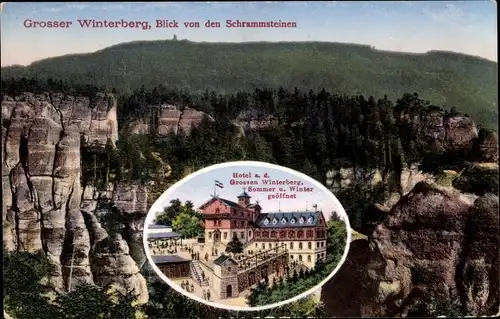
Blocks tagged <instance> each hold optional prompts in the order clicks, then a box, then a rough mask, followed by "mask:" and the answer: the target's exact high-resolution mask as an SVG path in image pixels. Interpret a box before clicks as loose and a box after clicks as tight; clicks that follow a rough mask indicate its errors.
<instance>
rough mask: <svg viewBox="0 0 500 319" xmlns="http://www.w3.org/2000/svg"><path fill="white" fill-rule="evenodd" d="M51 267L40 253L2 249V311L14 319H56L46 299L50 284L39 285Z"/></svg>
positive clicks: (50, 271)
mask: <svg viewBox="0 0 500 319" xmlns="http://www.w3.org/2000/svg"><path fill="white" fill-rule="evenodd" d="M54 270H55V268H54V265H53V264H52V263H51V262H50V260H49V259H47V258H46V257H45V256H44V255H43V254H42V253H40V254H34V253H29V252H9V251H7V250H6V249H5V247H4V261H3V293H4V307H5V311H6V312H7V313H8V314H10V315H12V316H14V318H27V319H37V318H41V319H45V318H46V319H50V318H60V317H61V316H60V315H59V314H58V311H57V307H56V306H55V305H53V304H51V303H50V302H49V298H48V296H47V294H48V293H50V292H51V291H52V287H51V286H50V285H44V284H42V283H41V280H42V279H43V278H46V277H48V276H50V275H51V274H52V273H53V271H54Z"/></svg>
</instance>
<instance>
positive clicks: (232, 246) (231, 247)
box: [226, 235, 243, 254]
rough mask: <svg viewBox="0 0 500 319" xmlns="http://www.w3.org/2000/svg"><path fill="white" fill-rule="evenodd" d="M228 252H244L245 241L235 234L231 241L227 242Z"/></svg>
mask: <svg viewBox="0 0 500 319" xmlns="http://www.w3.org/2000/svg"><path fill="white" fill-rule="evenodd" d="M226 252H227V253H232V254H241V253H242V252H243V243H242V242H241V241H240V240H239V239H238V237H236V235H235V236H233V238H232V239H231V241H230V242H229V243H227V246H226Z"/></svg>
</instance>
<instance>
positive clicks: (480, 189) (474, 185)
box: [453, 165, 499, 196]
mask: <svg viewBox="0 0 500 319" xmlns="http://www.w3.org/2000/svg"><path fill="white" fill-rule="evenodd" d="M498 178H499V176H498V170H497V169H492V168H488V167H481V166H478V165H473V166H472V167H470V168H469V169H466V170H465V171H464V172H462V174H460V176H459V177H457V178H455V179H454V180H453V186H454V187H456V188H458V189H460V190H462V191H464V192H469V193H474V194H476V195H479V196H482V195H484V194H486V193H492V194H495V195H497V196H498V187H499V181H498Z"/></svg>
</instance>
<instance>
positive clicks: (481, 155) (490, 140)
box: [473, 129, 498, 163]
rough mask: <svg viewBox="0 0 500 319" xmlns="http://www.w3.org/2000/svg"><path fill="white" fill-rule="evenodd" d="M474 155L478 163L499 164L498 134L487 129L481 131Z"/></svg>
mask: <svg viewBox="0 0 500 319" xmlns="http://www.w3.org/2000/svg"><path fill="white" fill-rule="evenodd" d="M473 153H474V154H475V156H476V161H478V162H491V163H493V162H494V163H497V162H498V134H497V133H496V132H493V131H489V130H486V129H481V130H479V134H478V139H477V141H476V143H475V144H474V148H473Z"/></svg>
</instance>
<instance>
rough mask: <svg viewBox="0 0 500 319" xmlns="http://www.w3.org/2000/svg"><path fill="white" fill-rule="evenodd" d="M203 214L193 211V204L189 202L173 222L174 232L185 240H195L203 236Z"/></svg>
mask: <svg viewBox="0 0 500 319" xmlns="http://www.w3.org/2000/svg"><path fill="white" fill-rule="evenodd" d="M201 217H202V216H201V214H200V213H198V212H197V211H195V210H194V209H193V203H191V202H189V201H187V202H185V203H184V205H182V207H181V208H180V211H179V213H177V215H176V216H175V217H174V219H173V220H172V230H173V231H175V232H178V233H180V234H182V237H184V238H194V237H197V236H200V235H202V234H203V232H204V229H203V225H202V218H201Z"/></svg>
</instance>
